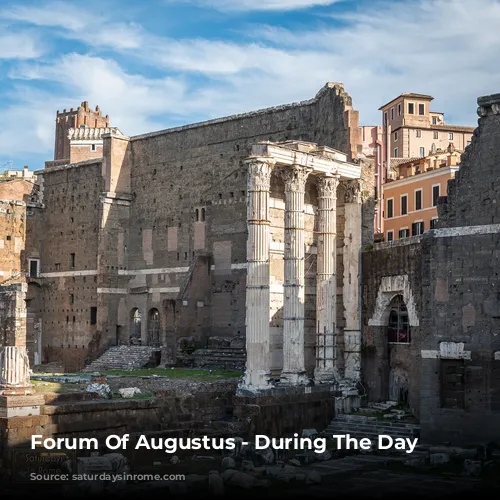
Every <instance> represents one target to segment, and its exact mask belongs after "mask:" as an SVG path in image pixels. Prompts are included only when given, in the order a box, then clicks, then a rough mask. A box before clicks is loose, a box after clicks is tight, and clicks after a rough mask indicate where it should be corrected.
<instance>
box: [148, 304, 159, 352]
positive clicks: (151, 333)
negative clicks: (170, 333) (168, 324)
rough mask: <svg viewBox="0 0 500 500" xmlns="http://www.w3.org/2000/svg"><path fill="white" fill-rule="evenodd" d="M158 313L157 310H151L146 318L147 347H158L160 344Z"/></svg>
mask: <svg viewBox="0 0 500 500" xmlns="http://www.w3.org/2000/svg"><path fill="white" fill-rule="evenodd" d="M160 326H161V325H160V311H158V309H154V308H153V309H151V310H150V311H149V318H148V340H149V345H152V346H159V345H161V342H160V330H161V328H160Z"/></svg>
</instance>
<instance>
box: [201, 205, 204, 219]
mask: <svg viewBox="0 0 500 500" xmlns="http://www.w3.org/2000/svg"><path fill="white" fill-rule="evenodd" d="M201 221H202V222H205V209H204V208H202V209H201Z"/></svg>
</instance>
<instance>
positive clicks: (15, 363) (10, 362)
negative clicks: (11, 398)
mask: <svg viewBox="0 0 500 500" xmlns="http://www.w3.org/2000/svg"><path fill="white" fill-rule="evenodd" d="M30 393H31V383H30V366H29V360H28V353H27V352H26V348H25V347H23V346H6V347H4V348H3V350H2V352H1V353H0V394H5V395H17V394H20V395H24V394H30Z"/></svg>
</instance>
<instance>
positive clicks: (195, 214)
mask: <svg viewBox="0 0 500 500" xmlns="http://www.w3.org/2000/svg"><path fill="white" fill-rule="evenodd" d="M194 220H195V221H196V222H198V221H199V220H200V211H199V210H198V209H196V210H195V211H194Z"/></svg>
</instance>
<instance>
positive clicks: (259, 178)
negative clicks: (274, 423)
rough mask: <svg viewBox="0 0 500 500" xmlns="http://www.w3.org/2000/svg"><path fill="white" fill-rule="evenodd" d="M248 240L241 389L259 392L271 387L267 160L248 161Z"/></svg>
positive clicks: (268, 181)
mask: <svg viewBox="0 0 500 500" xmlns="http://www.w3.org/2000/svg"><path fill="white" fill-rule="evenodd" d="M246 163H247V166H248V174H247V176H248V177H247V186H248V187H247V189H248V207H247V220H248V241H247V286H246V352H247V362H246V370H245V377H244V381H243V384H242V386H241V387H240V388H241V389H245V390H250V391H258V390H263V389H267V388H269V387H270V382H269V379H270V376H271V372H270V366H271V359H270V330H269V320H270V318H269V314H270V309H271V307H270V306H271V303H270V290H269V250H270V231H269V226H270V222H269V189H270V182H271V171H272V167H273V165H274V164H273V163H272V162H271V160H270V159H269V158H265V157H263V158H259V157H252V158H250V159H248V160H247V162H246Z"/></svg>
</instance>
